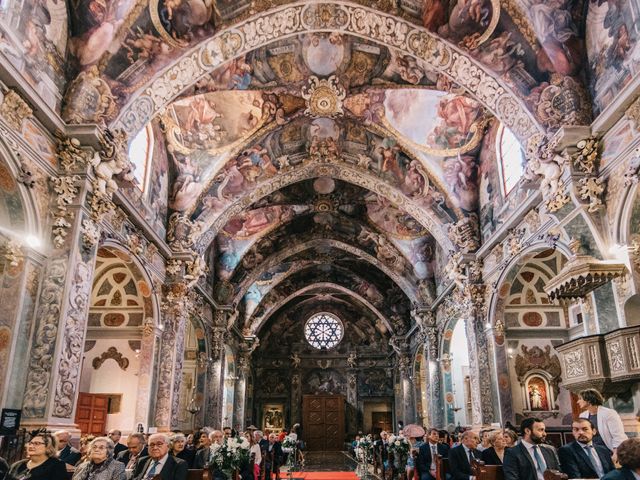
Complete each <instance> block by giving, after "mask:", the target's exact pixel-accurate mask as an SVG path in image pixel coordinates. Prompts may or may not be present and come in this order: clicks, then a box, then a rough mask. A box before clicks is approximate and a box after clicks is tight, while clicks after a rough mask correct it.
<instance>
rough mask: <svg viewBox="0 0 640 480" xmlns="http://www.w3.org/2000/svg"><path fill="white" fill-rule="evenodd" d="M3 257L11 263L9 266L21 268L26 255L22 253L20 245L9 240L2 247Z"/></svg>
mask: <svg viewBox="0 0 640 480" xmlns="http://www.w3.org/2000/svg"><path fill="white" fill-rule="evenodd" d="M2 256H3V257H4V259H5V260H6V261H7V262H9V266H11V267H14V268H15V267H19V266H20V262H21V261H22V259H23V258H24V253H23V251H22V245H20V244H19V243H18V242H16V241H15V240H8V241H7V242H6V243H5V244H4V245H3V246H2Z"/></svg>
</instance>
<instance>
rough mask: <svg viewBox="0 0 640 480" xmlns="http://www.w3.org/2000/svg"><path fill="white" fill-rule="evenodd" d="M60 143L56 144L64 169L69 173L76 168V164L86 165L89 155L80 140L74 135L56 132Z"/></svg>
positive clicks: (57, 153) (59, 160) (59, 159)
mask: <svg viewBox="0 0 640 480" xmlns="http://www.w3.org/2000/svg"><path fill="white" fill-rule="evenodd" d="M55 136H56V138H57V140H58V144H57V145H56V155H57V156H58V162H60V165H61V166H62V169H63V170H64V171H65V172H67V173H69V172H70V171H72V170H74V169H75V168H76V166H84V165H85V164H86V163H87V162H88V160H89V158H88V157H89V156H88V154H87V152H86V151H85V150H83V149H82V147H81V145H80V140H78V139H77V138H73V137H67V136H66V135H64V134H63V133H62V132H56V134H55Z"/></svg>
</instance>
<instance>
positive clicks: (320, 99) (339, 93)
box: [302, 75, 347, 118]
mask: <svg viewBox="0 0 640 480" xmlns="http://www.w3.org/2000/svg"><path fill="white" fill-rule="evenodd" d="M346 96H347V92H346V91H345V89H344V87H343V86H342V85H340V82H339V81H338V78H337V77H336V76H335V75H331V76H330V77H329V78H327V79H319V78H318V77H316V76H315V75H312V76H311V77H309V80H308V81H307V85H306V86H304V87H302V98H304V99H305V100H306V107H307V108H306V110H305V111H304V114H305V115H307V116H310V117H331V118H333V117H337V116H339V115H344V110H343V109H342V101H343V100H344V99H345V97H346Z"/></svg>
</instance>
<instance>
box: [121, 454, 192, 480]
mask: <svg viewBox="0 0 640 480" xmlns="http://www.w3.org/2000/svg"><path fill="white" fill-rule="evenodd" d="M151 462H152V459H151V457H142V458H140V459H139V460H138V463H136V468H135V469H134V470H133V476H132V480H142V479H143V478H144V475H145V472H146V470H147V467H148V466H150V465H151ZM188 473H189V468H188V467H187V462H185V461H183V460H180V459H179V458H175V457H174V456H172V455H169V456H168V457H167V461H166V462H165V464H164V466H163V467H162V470H160V478H162V480H187V475H188Z"/></svg>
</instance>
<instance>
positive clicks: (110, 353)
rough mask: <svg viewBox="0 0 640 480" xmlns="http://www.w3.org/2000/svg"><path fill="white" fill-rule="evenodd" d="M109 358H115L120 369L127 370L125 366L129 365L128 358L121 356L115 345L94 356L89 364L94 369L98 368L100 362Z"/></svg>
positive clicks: (100, 364)
mask: <svg viewBox="0 0 640 480" xmlns="http://www.w3.org/2000/svg"><path fill="white" fill-rule="evenodd" d="M109 359H111V360H115V362H116V363H117V364H118V366H119V367H120V368H121V369H122V370H127V367H128V366H129V359H128V358H127V357H125V356H123V355H122V353H120V352H119V351H118V349H117V348H116V347H109V348H108V349H107V351H106V352H102V354H101V355H100V356H99V357H95V358H94V359H93V361H92V362H91V365H92V366H93V368H94V369H95V370H98V369H99V368H100V367H101V366H102V364H103V363H104V362H106V361H107V360H109Z"/></svg>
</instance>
